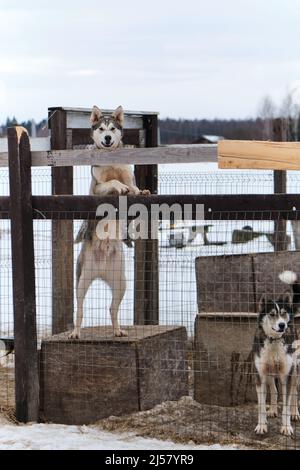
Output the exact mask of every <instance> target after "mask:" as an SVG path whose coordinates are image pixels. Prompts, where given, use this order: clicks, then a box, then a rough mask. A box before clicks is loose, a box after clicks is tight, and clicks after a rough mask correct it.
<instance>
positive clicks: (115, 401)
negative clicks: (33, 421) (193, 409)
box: [40, 325, 188, 424]
mask: <svg viewBox="0 0 300 470" xmlns="http://www.w3.org/2000/svg"><path fill="white" fill-rule="evenodd" d="M126 330H127V332H128V337H126V338H115V337H114V336H113V335H112V329H111V327H96V328H84V329H82V335H81V339H80V340H76V341H71V340H68V339H67V334H66V333H61V334H58V335H54V336H52V337H50V338H48V339H45V340H43V342H42V347H41V355H40V382H41V383H40V388H41V391H40V407H41V417H42V419H43V420H45V421H50V422H55V423H62V424H88V423H92V422H95V421H97V420H99V419H101V418H105V417H108V416H110V415H121V414H126V413H130V412H134V411H139V410H147V409H149V408H152V407H153V406H155V405H156V404H158V403H161V402H163V401H165V400H177V399H179V398H180V397H181V396H183V395H187V394H188V366H187V334H186V329H185V328H184V327H171V326H158V325H156V326H154V325H149V326H132V327H128V328H126Z"/></svg>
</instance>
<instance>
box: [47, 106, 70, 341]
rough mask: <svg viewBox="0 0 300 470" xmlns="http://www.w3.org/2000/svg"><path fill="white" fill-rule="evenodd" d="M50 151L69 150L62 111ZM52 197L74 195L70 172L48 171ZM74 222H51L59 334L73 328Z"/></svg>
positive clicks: (53, 119) (55, 117)
mask: <svg viewBox="0 0 300 470" xmlns="http://www.w3.org/2000/svg"><path fill="white" fill-rule="evenodd" d="M51 125H52V131H51V148H52V149H64V148H66V149H67V148H70V147H71V146H72V131H70V130H69V131H67V130H66V114H65V111H61V110H60V111H57V112H56V113H55V114H54V115H53V116H52V117H51ZM51 186H52V194H53V195H58V194H69V195H72V194H73V168H72V167H63V166H60V167H52V168H51ZM73 237H74V232H73V221H72V220H56V221H55V220H53V221H52V333H60V332H61V331H65V330H66V329H68V328H71V327H72V325H73V311H74V299H73V292H74V279H73V269H74V253H73V243H72V242H73Z"/></svg>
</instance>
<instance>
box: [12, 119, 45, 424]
mask: <svg viewBox="0 0 300 470" xmlns="http://www.w3.org/2000/svg"><path fill="white" fill-rule="evenodd" d="M8 146H9V154H10V159H9V183H10V194H11V199H10V213H11V244H12V276H13V305H14V340H15V341H14V345H15V377H16V387H15V392H16V418H17V419H18V420H19V421H22V422H25V423H26V422H28V421H36V420H37V418H38V396H39V390H38V387H39V383H38V356H37V332H36V297H35V268H34V243H33V217H32V198H31V168H30V166H31V161H30V156H31V155H30V146H29V138H28V135H27V132H26V131H25V132H24V129H23V128H20V127H19V128H9V129H8Z"/></svg>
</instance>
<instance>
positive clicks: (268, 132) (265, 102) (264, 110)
mask: <svg viewBox="0 0 300 470" xmlns="http://www.w3.org/2000/svg"><path fill="white" fill-rule="evenodd" d="M275 115H276V106H275V104H274V102H273V100H272V98H271V97H270V96H269V95H266V96H264V97H263V99H262V100H261V103H260V106H259V109H258V116H259V117H260V119H261V120H262V121H263V129H262V138H263V140H270V139H272V136H273V119H274V118H275Z"/></svg>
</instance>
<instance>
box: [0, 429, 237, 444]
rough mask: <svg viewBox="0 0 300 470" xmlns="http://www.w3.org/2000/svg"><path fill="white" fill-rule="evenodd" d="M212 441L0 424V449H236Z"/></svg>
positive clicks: (97, 430)
mask: <svg viewBox="0 0 300 470" xmlns="http://www.w3.org/2000/svg"><path fill="white" fill-rule="evenodd" d="M236 449H237V447H234V446H221V445H219V444H214V445H210V446H205V445H199V446H197V445H195V444H189V445H183V444H176V443H174V442H171V441H161V440H158V439H146V438H142V437H138V436H136V435H135V434H133V433H112V432H108V431H102V430H99V429H97V428H95V427H93V426H66V425H59V424H27V425H19V426H17V425H13V424H2V423H1V425H0V450H236Z"/></svg>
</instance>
